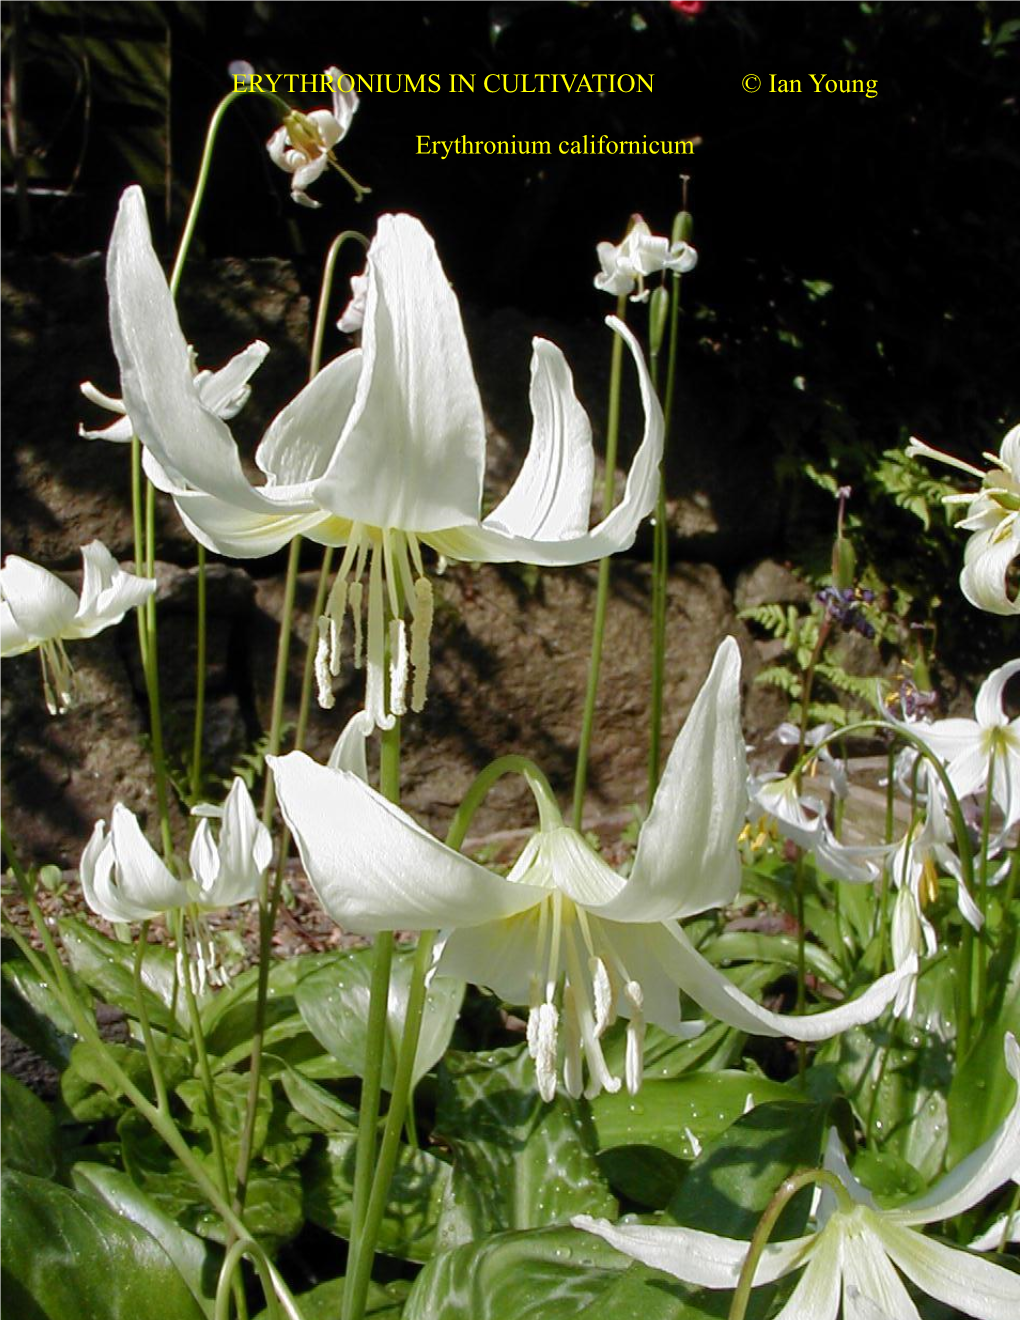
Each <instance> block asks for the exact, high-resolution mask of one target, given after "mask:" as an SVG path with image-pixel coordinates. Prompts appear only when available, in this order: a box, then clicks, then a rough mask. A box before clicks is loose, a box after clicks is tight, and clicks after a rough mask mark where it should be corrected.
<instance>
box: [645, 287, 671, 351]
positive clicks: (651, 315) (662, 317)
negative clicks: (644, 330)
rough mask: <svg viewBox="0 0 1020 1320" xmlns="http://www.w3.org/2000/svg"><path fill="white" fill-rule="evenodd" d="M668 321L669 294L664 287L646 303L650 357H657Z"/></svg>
mask: <svg viewBox="0 0 1020 1320" xmlns="http://www.w3.org/2000/svg"><path fill="white" fill-rule="evenodd" d="M668 319H669V294H668V293H667V292H666V288H665V286H664V285H662V284H660V285H659V287H658V288H657V289H656V290H655V291H654V292H653V293H652V296H651V299H650V301H649V303H648V343H649V346H650V348H651V352H652V357H658V355H659V352H660V350H661V349H662V340H663V337H664V336H665V333H666V322H667V321H668Z"/></svg>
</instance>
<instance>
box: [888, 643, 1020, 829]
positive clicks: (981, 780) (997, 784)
mask: <svg viewBox="0 0 1020 1320" xmlns="http://www.w3.org/2000/svg"><path fill="white" fill-rule="evenodd" d="M1014 674H1020V660H1010V661H1009V662H1008V663H1007V664H1004V665H1002V666H1000V668H998V669H993V670H992V672H991V673H990V674H989V675H988V677H987V678H986V679H985V681H984V682H983V683H982V684H981V687H980V688H979V689H978V694H977V697H976V698H975V700H974V719H972V720H967V719H949V720H935V721H933V722H931V723H929V722H927V721H924V722H920V723H914V724H911V725H910V726H909V727H910V731H911V733H913V734H914V735H915V736H916V737H918V738H920V739H921V740H922V742H924V743H926V744H927V746H928V747H930V748H931V750H932V751H933V752H934V753H935V755H936V756H937V757H938V758H939V759H940V760H941V761H943V762H944V764H945V767H946V772H947V773H948V775H949V779H950V782H951V783H952V785H953V789H954V791H955V792H956V795H957V797H961V798H963V797H968V796H969V795H970V794H972V793H980V792H981V791H982V790H983V789H984V788H985V787H987V788H988V791H989V792H990V793H991V795H992V801H993V802H994V803H995V804H996V806H997V807H998V808H999V810H1000V811H1001V812H1002V815H1003V828H1004V829H1006V830H1008V829H1011V828H1012V826H1014V825H1015V824H1016V823H1017V822H1018V821H1020V716H1018V717H1017V718H1015V719H1012V720H1011V719H1009V718H1008V717H1007V715H1006V712H1005V709H1004V706H1003V696H1004V690H1005V687H1006V684H1007V683H1008V682H1009V680H1010V679H1011V678H1012V677H1013V675H1014Z"/></svg>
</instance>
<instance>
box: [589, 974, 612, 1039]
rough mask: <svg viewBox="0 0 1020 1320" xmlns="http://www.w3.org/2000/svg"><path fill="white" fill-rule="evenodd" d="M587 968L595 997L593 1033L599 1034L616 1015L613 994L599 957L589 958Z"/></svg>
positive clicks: (607, 975)
mask: <svg viewBox="0 0 1020 1320" xmlns="http://www.w3.org/2000/svg"><path fill="white" fill-rule="evenodd" d="M588 970H589V972H591V985H592V992H593V994H594V998H595V1035H596V1036H601V1035H602V1033H603V1032H604V1031H605V1029H606V1027H608V1026H609V1025H610V1024H611V1023H612V1022H613V1020H614V1018H615V1017H616V1014H615V1012H614V1011H613V1010H614V1001H615V998H616V997H615V995H614V994H613V987H612V984H611V982H610V980H609V973H608V971H606V964H605V963H604V962H603V961H602V959H601V958H589V959H588Z"/></svg>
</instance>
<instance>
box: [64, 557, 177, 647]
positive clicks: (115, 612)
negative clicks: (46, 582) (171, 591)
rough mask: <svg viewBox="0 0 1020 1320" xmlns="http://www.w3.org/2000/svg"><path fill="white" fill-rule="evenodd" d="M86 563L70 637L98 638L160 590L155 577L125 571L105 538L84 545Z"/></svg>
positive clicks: (69, 633) (67, 634)
mask: <svg viewBox="0 0 1020 1320" xmlns="http://www.w3.org/2000/svg"><path fill="white" fill-rule="evenodd" d="M81 556H82V562H83V563H84V566H85V572H84V576H83V578H82V587H81V602H80V604H79V605H78V608H77V611H76V613H75V617H74V621H73V623H72V624H71V625H70V627H69V630H68V632H67V633H66V634H65V636H67V637H94V636H95V635H96V633H98V632H102V630H103V629H104V628H108V627H110V625H111V624H114V623H119V622H120V621H121V619H123V617H124V615H125V614H126V613H127V612H128V610H131V609H134V608H135V607H136V606H138V605H144V604H145V602H146V601H147V600H148V599H149V597H150V596H151V595H153V593H154V592H155V590H156V582H155V579H154V578H141V577H136V576H135V575H134V574H133V573H125V571H124V570H123V569H122V568H121V566H120V565H119V564H118V563H117V561H116V559H114V557H113V555H111V554H110V552H109V550H107V548H106V546H105V545H103V543H102V541H90V542H89V544H88V545H85V546H82V551H81Z"/></svg>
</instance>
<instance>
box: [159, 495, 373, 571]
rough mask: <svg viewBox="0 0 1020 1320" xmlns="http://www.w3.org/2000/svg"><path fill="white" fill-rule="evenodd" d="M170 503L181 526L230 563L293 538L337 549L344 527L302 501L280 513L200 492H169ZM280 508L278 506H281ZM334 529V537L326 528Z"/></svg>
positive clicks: (272, 549) (267, 552) (278, 547)
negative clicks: (234, 502)
mask: <svg viewBox="0 0 1020 1320" xmlns="http://www.w3.org/2000/svg"><path fill="white" fill-rule="evenodd" d="M174 504H176V506H177V512H178V513H179V514H180V515H181V519H182V521H183V522H184V525H185V527H187V529H188V531H189V532H190V533H191V535H192V536H193V537H194V538H195V540H196V541H198V543H199V544H200V545H204V546H205V547H206V549H207V550H214V551H216V552H217V553H218V554H223V555H231V556H233V557H234V558H236V559H257V558H260V557H261V556H263V555H272V554H275V553H276V551H277V550H281V549H282V548H283V547H284V546H285V545H288V544H289V543H290V541H291V540H293V538H294V537H295V536H299V535H300V536H310V537H311V538H312V539H313V540H316V541H319V542H320V544H322V545H343V543H344V541H345V540H346V537H347V533H348V532H349V531H350V523H347V522H345V523H341V522H340V521H339V520H338V519H336V518H332V517H330V515H329V514H325V513H323V511H322V510H321V509H319V508H317V507H316V506H315V505H314V504H312V503H311V501H308V502H303V503H302V504H301V505H299V507H298V509H296V510H294V511H286V510H285V511H284V512H280V511H279V510H278V509H277V508H275V507H274V506H273V505H272V504H269V503H268V502H267V503H266V504H265V505H264V506H263V507H262V508H261V509H257V510H251V509H247V508H243V507H241V506H239V505H236V504H233V503H231V502H230V501H227V500H222V499H220V498H219V497H218V496H216V495H207V494H206V493H205V492H204V491H181V490H176V491H174ZM281 507H284V506H281ZM333 528H336V529H337V530H336V533H335V536H334V535H332V534H331V529H333Z"/></svg>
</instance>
